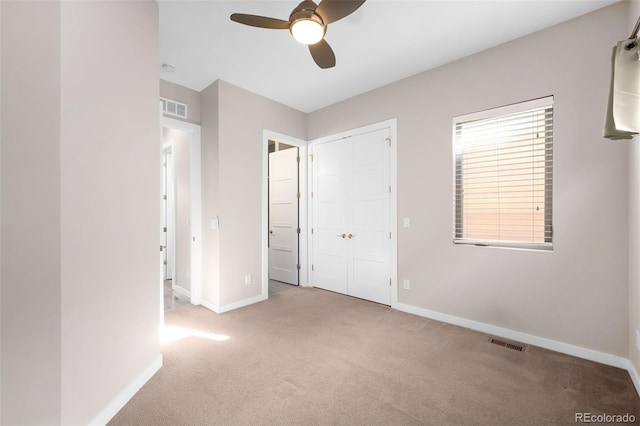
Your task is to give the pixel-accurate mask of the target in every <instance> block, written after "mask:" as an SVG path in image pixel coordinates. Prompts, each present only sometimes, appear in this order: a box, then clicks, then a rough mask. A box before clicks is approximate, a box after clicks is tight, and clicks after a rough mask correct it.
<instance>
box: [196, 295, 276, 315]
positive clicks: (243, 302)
mask: <svg viewBox="0 0 640 426" xmlns="http://www.w3.org/2000/svg"><path fill="white" fill-rule="evenodd" d="M267 298H268V296H267V295H263V294H260V295H258V296H254V297H250V298H249V299H243V300H239V301H237V302H233V303H229V304H228V305H223V306H218V305H214V304H213V303H211V302H208V301H206V300H201V301H200V302H201V303H200V304H201V305H202V306H204V307H205V308H207V309H209V310H211V311H213V312H215V313H216V314H223V313H225V312H229V311H232V310H234V309H238V308H244V307H245V306H249V305H253V304H254V303H258V302H264V301H265V300H267Z"/></svg>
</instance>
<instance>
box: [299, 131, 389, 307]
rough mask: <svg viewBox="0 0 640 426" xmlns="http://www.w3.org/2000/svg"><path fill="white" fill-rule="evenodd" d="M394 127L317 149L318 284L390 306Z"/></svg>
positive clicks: (315, 223)
mask: <svg viewBox="0 0 640 426" xmlns="http://www.w3.org/2000/svg"><path fill="white" fill-rule="evenodd" d="M388 137H389V129H384V130H379V131H375V132H369V133H364V134H361V135H356V136H352V137H349V138H346V139H340V140H337V141H333V142H327V143H323V144H318V145H316V146H315V147H314V148H313V156H314V158H313V171H312V173H313V192H314V195H313V198H312V205H313V229H314V233H313V235H312V239H313V260H312V264H313V272H312V274H313V285H314V286H315V287H319V288H323V289H327V290H332V291H336V292H339V293H343V294H348V295H350V296H355V297H359V298H362V299H367V300H371V301H374V302H378V303H383V304H386V305H390V304H391V286H390V281H389V280H390V277H391V273H390V260H391V240H390V234H389V233H390V231H391V225H390V223H389V220H390V211H389V209H390V193H389V187H390V164H389V161H390V152H389V145H388V139H387V138H388Z"/></svg>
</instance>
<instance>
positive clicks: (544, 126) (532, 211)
mask: <svg viewBox="0 0 640 426" xmlns="http://www.w3.org/2000/svg"><path fill="white" fill-rule="evenodd" d="M453 131H454V137H453V144H454V157H455V188H454V243H458V244H476V245H491V246H504V247H518V248H536V249H546V250H550V249H551V248H552V243H553V241H552V240H553V226H552V223H551V219H552V214H551V213H552V204H553V202H552V201H553V200H552V191H553V97H552V96H550V97H547V98H542V99H535V100H532V101H528V102H523V103H519V104H514V105H508V106H506V107H501V108H496V109H492V110H488V111H482V112H479V113H474V114H469V115H465V116H460V117H456V118H454V119H453Z"/></svg>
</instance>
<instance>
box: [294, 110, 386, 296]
mask: <svg viewBox="0 0 640 426" xmlns="http://www.w3.org/2000/svg"><path fill="white" fill-rule="evenodd" d="M384 129H389V133H390V135H391V147H390V150H391V151H390V158H389V161H390V162H391V165H390V169H389V174H390V176H389V179H390V184H391V197H390V199H389V226H390V229H391V253H390V256H391V259H390V263H389V274H390V275H391V290H390V291H391V307H392V308H395V307H396V305H397V304H398V119H397V118H392V119H389V120H385V121H380V122H378V123H374V124H370V125H368V126H363V127H358V128H355V129H350V130H346V131H344V132H340V133H335V134H333V135H329V136H323V137H321V138H318V139H314V140H311V141H309V144H308V150H309V153H311V152H312V149H313V146H315V145H318V144H322V143H327V142H332V141H336V140H339V139H344V138H348V137H351V136H356V135H361V134H364V133H370V132H375V131H378V130H384ZM305 157H306V156H305ZM307 179H308V181H309V192H310V191H311V182H312V179H313V176H312V167H309V168H308V173H307ZM307 200H308V202H307V206H306V207H307V212H308V217H309V227H308V229H307V233H306V235H307V253H308V254H307V256H308V259H309V264H311V259H312V258H313V247H312V241H311V227H312V226H313V215H312V212H313V209H312V207H311V197H307ZM307 282H308V283H309V285H308V286H309V287H312V286H313V285H312V284H311V271H310V270H309V277H308V281H307Z"/></svg>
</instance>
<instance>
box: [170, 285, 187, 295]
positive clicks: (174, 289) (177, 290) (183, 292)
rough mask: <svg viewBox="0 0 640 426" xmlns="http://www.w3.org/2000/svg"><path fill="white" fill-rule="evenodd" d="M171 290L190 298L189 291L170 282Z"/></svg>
mask: <svg viewBox="0 0 640 426" xmlns="http://www.w3.org/2000/svg"><path fill="white" fill-rule="evenodd" d="M171 290H173V291H175V292H176V293H178V294H180V295H182V296H184V297H188V298H191V292H190V291H189V290H187V289H186V288H184V287H180V286H179V285H177V284H171Z"/></svg>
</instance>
